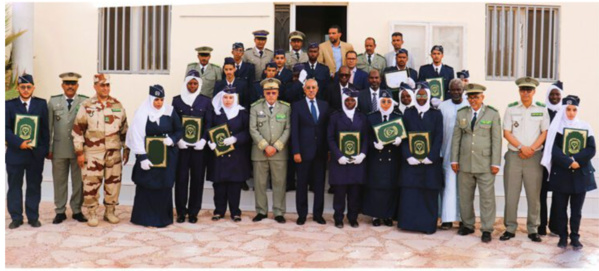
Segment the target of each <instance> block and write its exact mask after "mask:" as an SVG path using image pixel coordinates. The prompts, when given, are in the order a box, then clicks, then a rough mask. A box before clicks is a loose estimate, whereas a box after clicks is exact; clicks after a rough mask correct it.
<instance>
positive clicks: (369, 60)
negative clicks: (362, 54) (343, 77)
mask: <svg viewBox="0 0 599 271" xmlns="http://www.w3.org/2000/svg"><path fill="white" fill-rule="evenodd" d="M371 57H372V55H368V65H370V64H372V60H371V59H370V58H371Z"/></svg>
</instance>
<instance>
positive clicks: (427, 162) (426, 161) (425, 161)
mask: <svg viewBox="0 0 599 271" xmlns="http://www.w3.org/2000/svg"><path fill="white" fill-rule="evenodd" d="M422 163H423V164H425V165H432V164H433V161H431V160H429V159H428V157H427V158H424V160H422Z"/></svg>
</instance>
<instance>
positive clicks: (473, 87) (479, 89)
mask: <svg viewBox="0 0 599 271" xmlns="http://www.w3.org/2000/svg"><path fill="white" fill-rule="evenodd" d="M465 90H466V94H478V93H483V92H484V91H485V90H487V88H486V87H485V86H483V85H480V84H475V83H469V84H467V85H466V89H465Z"/></svg>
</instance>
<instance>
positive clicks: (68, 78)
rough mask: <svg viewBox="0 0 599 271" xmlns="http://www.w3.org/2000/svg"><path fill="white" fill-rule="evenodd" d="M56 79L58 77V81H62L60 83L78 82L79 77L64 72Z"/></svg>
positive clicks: (72, 73) (75, 74)
mask: <svg viewBox="0 0 599 271" xmlns="http://www.w3.org/2000/svg"><path fill="white" fill-rule="evenodd" d="M58 77H60V79H62V81H75V82H77V81H79V78H81V75H79V74H78V73H76V72H65V73H62V74H60V75H59V76H58Z"/></svg>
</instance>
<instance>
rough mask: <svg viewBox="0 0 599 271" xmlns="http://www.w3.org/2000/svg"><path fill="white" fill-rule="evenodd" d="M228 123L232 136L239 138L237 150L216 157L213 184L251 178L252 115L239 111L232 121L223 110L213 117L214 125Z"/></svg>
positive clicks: (243, 180)
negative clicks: (250, 129) (250, 130)
mask: <svg viewBox="0 0 599 271" xmlns="http://www.w3.org/2000/svg"><path fill="white" fill-rule="evenodd" d="M224 123H227V125H228V126H229V132H230V133H231V136H234V137H236V138H237V142H235V144H234V147H235V150H234V151H232V152H230V153H227V154H224V155H221V156H218V157H216V156H215V155H214V153H213V155H212V156H211V157H212V159H213V160H214V168H213V169H212V173H211V174H212V176H211V178H210V180H212V181H213V182H245V181H246V180H247V179H248V178H249V177H250V166H251V161H250V154H249V151H250V147H251V146H252V138H251V137H250V132H249V127H250V115H249V113H248V111H247V110H245V109H243V110H239V114H238V115H237V116H236V117H235V118H232V119H230V120H229V119H227V115H226V114H225V112H224V110H222V109H221V113H220V115H216V114H214V115H213V120H212V125H213V126H218V125H221V124H224Z"/></svg>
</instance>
